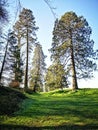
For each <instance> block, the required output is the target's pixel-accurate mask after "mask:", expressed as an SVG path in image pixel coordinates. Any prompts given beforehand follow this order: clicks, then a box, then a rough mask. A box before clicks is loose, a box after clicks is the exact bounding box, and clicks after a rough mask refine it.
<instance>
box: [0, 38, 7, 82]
mask: <svg viewBox="0 0 98 130" xmlns="http://www.w3.org/2000/svg"><path fill="white" fill-rule="evenodd" d="M8 43H9V42H8V40H7V44H6V48H5V54H4V58H3V62H2V66H1V71H0V83H1V80H2V74H3V70H4V65H5V60H6V55H7V49H8Z"/></svg>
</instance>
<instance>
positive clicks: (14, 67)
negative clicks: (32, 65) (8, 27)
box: [7, 32, 23, 87]
mask: <svg viewBox="0 0 98 130" xmlns="http://www.w3.org/2000/svg"><path fill="white" fill-rule="evenodd" d="M7 65H8V67H7V68H8V70H9V72H10V74H11V77H12V81H11V83H10V85H11V86H12V87H19V86H20V83H21V82H22V76H23V62H22V59H21V57H20V48H19V46H18V42H17V39H16V37H15V34H14V32H10V34H9V47H8V56H7Z"/></svg>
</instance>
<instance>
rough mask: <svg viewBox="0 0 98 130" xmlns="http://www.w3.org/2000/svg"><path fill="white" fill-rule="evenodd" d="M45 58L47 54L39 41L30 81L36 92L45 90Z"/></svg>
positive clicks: (35, 50)
mask: <svg viewBox="0 0 98 130" xmlns="http://www.w3.org/2000/svg"><path fill="white" fill-rule="evenodd" d="M45 58H46V56H45V55H44V53H43V50H42V46H41V45H40V44H38V43H37V44H36V46H35V49H34V56H33V62H32V70H31V81H30V86H31V88H33V91H34V92H36V91H45V90H44V86H43V82H44V73H45V69H46V64H45Z"/></svg>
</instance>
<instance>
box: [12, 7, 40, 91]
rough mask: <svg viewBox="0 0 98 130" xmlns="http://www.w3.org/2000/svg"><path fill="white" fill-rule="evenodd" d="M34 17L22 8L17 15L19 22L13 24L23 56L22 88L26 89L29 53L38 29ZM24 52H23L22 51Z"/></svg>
mask: <svg viewBox="0 0 98 130" xmlns="http://www.w3.org/2000/svg"><path fill="white" fill-rule="evenodd" d="M35 23H36V22H35V17H34V15H33V12H32V11H31V10H30V9H25V8H23V9H22V11H21V12H20V15H19V20H18V21H17V22H16V23H15V26H14V31H15V34H16V36H17V38H18V42H19V46H20V47H21V50H22V54H24V57H23V58H25V60H24V67H25V71H24V74H25V75H24V88H25V90H26V89H28V80H29V78H28V77H29V73H28V68H29V64H30V62H29V61H30V58H31V55H30V53H31V52H32V48H33V45H34V44H35V42H36V39H37V37H36V33H35V32H36V30H37V29H38V27H36V25H35ZM23 50H24V51H23Z"/></svg>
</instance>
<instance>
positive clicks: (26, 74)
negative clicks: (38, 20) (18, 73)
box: [24, 29, 29, 91]
mask: <svg viewBox="0 0 98 130" xmlns="http://www.w3.org/2000/svg"><path fill="white" fill-rule="evenodd" d="M28 40H29V39H28V29H27V48H26V68H25V83H24V89H25V91H26V90H27V89H28V56H29V55H28V53H29V41H28Z"/></svg>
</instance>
